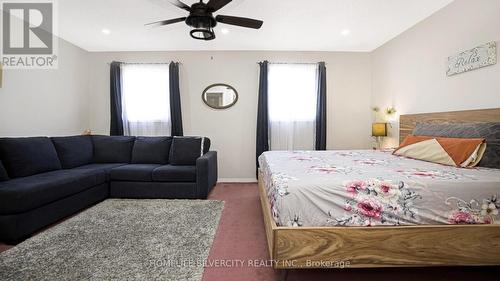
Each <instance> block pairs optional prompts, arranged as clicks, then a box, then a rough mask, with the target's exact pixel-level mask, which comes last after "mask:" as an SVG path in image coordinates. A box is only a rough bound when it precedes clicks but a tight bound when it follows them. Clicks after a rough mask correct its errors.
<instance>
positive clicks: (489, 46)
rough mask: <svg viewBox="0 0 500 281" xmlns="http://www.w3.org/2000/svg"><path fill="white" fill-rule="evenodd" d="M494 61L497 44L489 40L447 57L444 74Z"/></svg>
mask: <svg viewBox="0 0 500 281" xmlns="http://www.w3.org/2000/svg"><path fill="white" fill-rule="evenodd" d="M496 63H497V44H496V42H490V43H486V44H484V45H481V46H478V47H476V48H474V49H471V50H467V51H464V52H461V53H460V54H458V55H455V56H451V57H448V71H447V72H446V74H447V75H448V76H452V75H455V74H459V73H463V72H467V71H471V70H475V69H478V68H481V67H485V66H489V65H494V64H496Z"/></svg>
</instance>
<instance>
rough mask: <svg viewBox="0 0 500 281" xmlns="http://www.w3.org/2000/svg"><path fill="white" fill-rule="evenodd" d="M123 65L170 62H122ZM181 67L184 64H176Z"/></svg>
mask: <svg viewBox="0 0 500 281" xmlns="http://www.w3.org/2000/svg"><path fill="white" fill-rule="evenodd" d="M120 63H122V64H170V62H120ZM176 63H178V64H180V65H182V63H180V62H176ZM110 64H111V63H110V62H108V65H110Z"/></svg>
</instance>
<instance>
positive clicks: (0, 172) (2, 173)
mask: <svg viewBox="0 0 500 281" xmlns="http://www.w3.org/2000/svg"><path fill="white" fill-rule="evenodd" d="M6 180H9V175H8V174H7V171H6V170H5V168H4V166H3V164H2V161H0V181H6Z"/></svg>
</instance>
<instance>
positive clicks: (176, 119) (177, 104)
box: [169, 62, 184, 136]
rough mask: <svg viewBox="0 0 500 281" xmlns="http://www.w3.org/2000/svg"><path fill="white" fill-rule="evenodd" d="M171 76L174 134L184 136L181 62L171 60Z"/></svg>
mask: <svg viewBox="0 0 500 281" xmlns="http://www.w3.org/2000/svg"><path fill="white" fill-rule="evenodd" d="M169 70H170V71H169V76H170V119H171V122H172V136H182V135H183V134H184V133H183V130H182V111H181V93H180V89H179V63H177V62H171V63H170V67H169Z"/></svg>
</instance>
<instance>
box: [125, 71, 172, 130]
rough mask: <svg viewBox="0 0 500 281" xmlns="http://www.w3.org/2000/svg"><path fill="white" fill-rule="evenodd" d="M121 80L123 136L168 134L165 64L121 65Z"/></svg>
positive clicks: (167, 90) (167, 82) (168, 110)
mask: <svg viewBox="0 0 500 281" xmlns="http://www.w3.org/2000/svg"><path fill="white" fill-rule="evenodd" d="M122 80H123V81H122V85H123V88H122V106H123V116H122V118H123V130H124V133H125V135H128V136H167V135H170V134H171V122H170V87H169V67H168V64H124V65H123V66H122Z"/></svg>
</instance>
